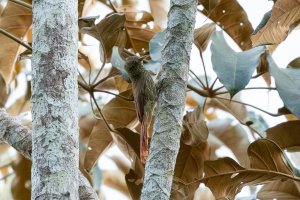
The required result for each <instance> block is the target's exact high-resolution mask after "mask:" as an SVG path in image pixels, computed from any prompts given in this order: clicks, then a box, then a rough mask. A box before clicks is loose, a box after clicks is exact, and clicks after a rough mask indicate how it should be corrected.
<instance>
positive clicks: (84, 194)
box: [0, 108, 99, 200]
mask: <svg viewBox="0 0 300 200" xmlns="http://www.w3.org/2000/svg"><path fill="white" fill-rule="evenodd" d="M0 140H2V141H3V142H5V143H7V144H9V145H10V146H12V147H13V148H15V149H16V150H17V151H18V152H19V153H21V154H22V155H23V156H25V157H26V158H28V159H29V160H31V152H32V145H31V144H32V134H31V130H30V129H29V128H28V127H26V126H23V125H22V124H21V122H20V121H19V120H18V119H17V118H16V117H11V116H9V115H8V114H7V113H6V111H5V110H4V109H1V108H0ZM79 199H80V200H98V199H99V198H98V196H97V194H96V192H95V191H94V189H93V187H92V186H91V185H90V183H89V182H88V180H87V179H86V178H85V177H84V176H83V175H82V174H81V173H80V172H79Z"/></svg>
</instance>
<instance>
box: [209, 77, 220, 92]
mask: <svg viewBox="0 0 300 200" xmlns="http://www.w3.org/2000/svg"><path fill="white" fill-rule="evenodd" d="M218 79H219V78H218V77H217V78H215V80H214V82H213V83H212V84H211V86H210V89H211V90H212V89H213V88H214V86H215V84H216V82H217V80H218Z"/></svg>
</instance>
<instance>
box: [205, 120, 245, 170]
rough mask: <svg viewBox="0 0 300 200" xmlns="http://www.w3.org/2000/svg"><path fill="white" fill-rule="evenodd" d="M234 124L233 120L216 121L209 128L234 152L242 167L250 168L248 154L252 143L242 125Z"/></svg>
mask: <svg viewBox="0 0 300 200" xmlns="http://www.w3.org/2000/svg"><path fill="white" fill-rule="evenodd" d="M232 122H233V121H232V120H231V119H223V120H221V119H216V120H213V121H211V122H210V123H209V124H208V128H209V131H210V133H211V134H212V135H214V136H215V137H217V138H218V139H219V140H221V141H222V142H223V144H224V145H226V146H227V147H228V148H229V149H230V150H231V151H232V153H233V154H234V155H235V156H236V158H237V159H238V161H239V163H240V164H241V165H243V166H245V167H249V164H250V161H249V158H248V157H247V156H246V154H247V149H248V147H249V145H250V141H249V139H248V135H247V132H246V131H245V129H243V127H242V126H241V125H240V124H236V125H232V124H233V123H232Z"/></svg>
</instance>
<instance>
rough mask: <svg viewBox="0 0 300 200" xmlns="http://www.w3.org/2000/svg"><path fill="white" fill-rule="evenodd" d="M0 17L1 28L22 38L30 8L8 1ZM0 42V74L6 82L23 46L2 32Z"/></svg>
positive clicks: (30, 21)
mask: <svg viewBox="0 0 300 200" xmlns="http://www.w3.org/2000/svg"><path fill="white" fill-rule="evenodd" d="M0 19H1V20H0V28H1V29H4V30H5V31H7V32H9V33H10V34H12V35H14V36H16V37H18V38H23V37H24V36H25V35H26V33H27V31H28V29H29V27H30V26H31V23H32V15H31V10H29V9H27V8H25V7H23V6H20V5H18V4H15V3H13V2H11V1H8V3H7V6H6V7H5V10H4V11H3V12H2V15H1V17H0ZM0 44H1V47H0V74H1V75H2V76H3V78H4V80H5V82H6V84H8V83H9V82H10V81H11V78H12V73H13V71H14V64H15V62H16V60H17V57H18V54H19V53H20V50H21V49H24V48H23V47H21V46H20V45H19V44H18V43H17V42H15V41H13V40H12V39H10V38H8V37H7V36H5V35H3V34H2V33H0Z"/></svg>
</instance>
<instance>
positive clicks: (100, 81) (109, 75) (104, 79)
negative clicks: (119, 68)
mask: <svg viewBox="0 0 300 200" xmlns="http://www.w3.org/2000/svg"><path fill="white" fill-rule="evenodd" d="M118 74H119V72H114V73H111V74H108V75H107V76H106V77H104V78H103V79H101V80H99V81H98V82H97V83H95V84H93V85H92V86H91V88H93V89H94V88H95V87H97V86H98V85H99V84H101V83H103V82H104V81H106V80H107V79H109V78H112V77H114V76H116V75H118Z"/></svg>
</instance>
